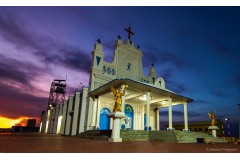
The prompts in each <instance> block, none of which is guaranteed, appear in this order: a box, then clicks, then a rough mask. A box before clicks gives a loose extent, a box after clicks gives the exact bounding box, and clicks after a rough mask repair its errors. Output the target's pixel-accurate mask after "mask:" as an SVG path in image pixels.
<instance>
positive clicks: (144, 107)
mask: <svg viewBox="0 0 240 160" xmlns="http://www.w3.org/2000/svg"><path fill="white" fill-rule="evenodd" d="M144 108H145V107H144V105H142V130H144V127H145V126H144Z"/></svg>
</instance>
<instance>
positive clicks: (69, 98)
mask: <svg viewBox="0 0 240 160" xmlns="http://www.w3.org/2000/svg"><path fill="white" fill-rule="evenodd" d="M72 106H73V96H69V97H68V110H67V114H66V118H67V120H66V129H65V135H70V128H71V119H72V117H71V115H70V114H69V113H71V111H72Z"/></svg>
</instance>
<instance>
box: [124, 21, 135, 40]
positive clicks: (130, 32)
mask: <svg viewBox="0 0 240 160" xmlns="http://www.w3.org/2000/svg"><path fill="white" fill-rule="evenodd" d="M125 31H127V32H128V39H129V40H130V39H131V35H134V33H133V32H132V30H131V25H130V26H129V27H128V29H125Z"/></svg>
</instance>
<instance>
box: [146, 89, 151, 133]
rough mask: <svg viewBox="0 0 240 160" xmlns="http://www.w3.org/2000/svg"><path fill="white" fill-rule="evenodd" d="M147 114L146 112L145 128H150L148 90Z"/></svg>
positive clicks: (148, 94) (148, 97) (148, 96)
mask: <svg viewBox="0 0 240 160" xmlns="http://www.w3.org/2000/svg"><path fill="white" fill-rule="evenodd" d="M146 96H147V114H146V116H147V117H146V121H147V122H146V127H147V130H148V131H149V130H150V92H147V95H146Z"/></svg>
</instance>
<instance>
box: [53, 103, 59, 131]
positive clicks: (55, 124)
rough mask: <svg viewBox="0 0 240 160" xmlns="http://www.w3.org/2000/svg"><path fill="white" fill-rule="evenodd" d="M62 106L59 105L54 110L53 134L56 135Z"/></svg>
mask: <svg viewBox="0 0 240 160" xmlns="http://www.w3.org/2000/svg"><path fill="white" fill-rule="evenodd" d="M59 108H60V105H59V104H57V105H56V107H55V108H54V112H55V115H54V121H53V134H56V132H57V124H58V112H59Z"/></svg>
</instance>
